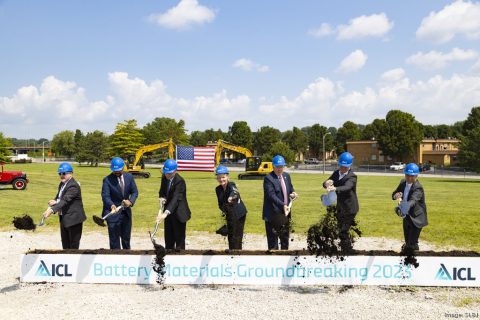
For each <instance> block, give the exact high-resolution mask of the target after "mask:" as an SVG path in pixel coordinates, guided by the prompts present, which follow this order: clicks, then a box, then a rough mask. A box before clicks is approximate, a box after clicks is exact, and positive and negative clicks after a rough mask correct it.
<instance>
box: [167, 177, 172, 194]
mask: <svg viewBox="0 0 480 320" xmlns="http://www.w3.org/2000/svg"><path fill="white" fill-rule="evenodd" d="M172 180H173V179H170V180H168V188H167V194H169V193H170V188H171V187H172Z"/></svg>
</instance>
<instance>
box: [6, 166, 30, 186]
mask: <svg viewBox="0 0 480 320" xmlns="http://www.w3.org/2000/svg"><path fill="white" fill-rule="evenodd" d="M3 165H4V163H3V162H0V166H1V167H2V171H0V185H7V184H11V185H12V187H13V189H15V190H24V189H25V188H26V187H27V183H28V179H27V175H26V174H25V173H23V172H22V171H7V170H4V169H3Z"/></svg>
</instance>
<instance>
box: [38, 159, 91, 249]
mask: <svg viewBox="0 0 480 320" xmlns="http://www.w3.org/2000/svg"><path fill="white" fill-rule="evenodd" d="M58 175H59V177H60V180H61V181H60V184H59V185H58V192H57V195H56V196H55V199H54V200H49V201H48V209H47V210H46V211H45V212H44V213H43V216H44V217H45V218H47V217H48V216H50V215H51V214H52V213H58V216H59V219H60V236H61V238H62V247H63V249H78V248H79V247H80V239H81V238H82V229H83V221H85V220H87V216H86V215H85V210H84V209H83V202H82V191H81V189H80V184H79V183H78V182H77V181H76V180H75V179H74V178H73V168H72V166H71V165H70V164H69V163H67V162H63V163H61V164H60V166H58Z"/></svg>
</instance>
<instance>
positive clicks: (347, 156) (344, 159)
mask: <svg viewBox="0 0 480 320" xmlns="http://www.w3.org/2000/svg"><path fill="white" fill-rule="evenodd" d="M352 164H353V156H352V154H351V153H350V152H344V153H342V154H341V155H340V157H339V158H338V165H339V166H340V167H350V166H352Z"/></svg>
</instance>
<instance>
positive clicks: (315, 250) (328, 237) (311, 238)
mask: <svg viewBox="0 0 480 320" xmlns="http://www.w3.org/2000/svg"><path fill="white" fill-rule="evenodd" d="M336 210H337V208H336V206H328V207H327V214H326V215H325V216H324V217H322V218H321V219H320V222H319V223H317V224H314V225H312V226H311V227H310V228H309V229H308V234H307V249H308V251H309V252H310V254H312V255H316V256H317V257H318V256H328V257H330V258H332V257H337V258H338V259H339V260H343V255H344V254H346V253H350V252H344V251H345V250H342V248H341V245H340V230H339V227H338V222H337V219H336V217H335V213H336ZM361 235H362V232H361V230H360V229H359V228H358V225H357V223H356V221H354V223H353V224H352V226H351V228H350V232H349V238H350V242H351V244H352V245H353V243H354V242H355V238H356V236H359V237H360V236H361Z"/></svg>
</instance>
